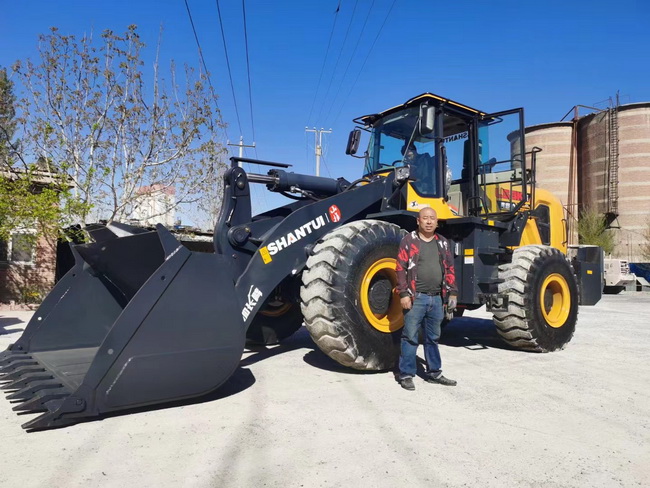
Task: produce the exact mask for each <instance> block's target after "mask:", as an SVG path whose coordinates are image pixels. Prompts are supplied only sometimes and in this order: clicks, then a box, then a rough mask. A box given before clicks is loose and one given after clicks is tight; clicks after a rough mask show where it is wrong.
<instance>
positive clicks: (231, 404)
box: [0, 293, 650, 488]
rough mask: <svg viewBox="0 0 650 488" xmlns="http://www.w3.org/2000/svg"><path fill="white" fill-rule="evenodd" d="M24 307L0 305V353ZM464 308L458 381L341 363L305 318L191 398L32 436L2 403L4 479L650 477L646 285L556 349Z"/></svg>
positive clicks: (14, 482)
mask: <svg viewBox="0 0 650 488" xmlns="http://www.w3.org/2000/svg"><path fill="white" fill-rule="evenodd" d="M30 316H31V313H29V312H7V311H5V312H0V348H1V349H4V348H5V347H6V346H7V345H8V344H9V343H10V342H12V341H14V340H15V339H17V338H18V337H19V336H20V333H21V331H22V330H23V328H24V326H25V321H27V320H28V319H29V317H30ZM470 316H471V318H463V319H457V320H455V321H454V322H453V323H452V324H451V325H450V326H449V328H448V329H447V331H446V333H445V336H444V337H443V339H442V341H441V343H442V346H441V351H442V357H443V362H444V369H445V375H447V376H448V377H450V378H454V379H456V380H458V386H457V387H455V388H450V387H443V386H439V385H430V384H427V383H425V382H424V381H423V380H421V379H416V391H414V392H408V391H406V390H403V389H401V388H400V387H399V386H398V384H397V383H396V382H395V380H394V378H393V375H392V374H391V373H379V374H362V373H355V372H353V371H350V370H346V369H343V368H341V367H339V366H338V365H337V364H336V363H334V362H333V361H331V360H330V359H329V358H327V357H326V356H325V355H324V354H322V353H321V352H320V351H319V350H314V346H313V344H312V342H311V340H310V338H309V335H308V334H307V333H306V331H304V330H301V331H299V332H298V333H297V334H296V335H294V336H293V337H292V338H291V339H290V340H288V341H287V342H286V343H285V344H284V345H282V346H278V347H274V348H269V349H267V350H264V351H258V352H250V351H246V352H245V353H244V356H243V359H242V362H241V366H240V367H239V369H238V370H237V371H236V373H235V375H234V376H233V377H232V378H231V379H230V380H229V381H228V383H227V384H226V385H224V386H223V387H222V388H221V390H220V391H219V392H217V393H216V394H213V395H211V396H210V397H209V398H203V399H201V400H198V401H194V402H185V403H182V404H175V405H171V406H169V405H168V406H164V407H160V408H157V409H150V410H139V411H137V412H132V413H130V414H124V415H117V416H113V417H109V418H105V419H103V420H101V421H94V422H87V423H83V424H78V425H75V426H72V427H68V428H65V429H59V430H53V431H45V432H38V433H26V432H24V431H23V430H22V429H21V428H20V424H21V423H23V422H26V421H27V420H29V419H30V418H31V416H17V415H16V414H15V413H14V412H12V411H11V404H10V403H9V402H8V401H6V400H5V399H0V437H1V438H2V447H1V448H0V449H1V451H0V486H3V487H4V486H6V487H13V486H22V487H44V486H47V487H96V486H101V487H131V486H144V487H149V486H152V487H153V486H156V487H177V486H191V487H194V486H196V487H220V486H233V487H263V486H268V487H273V486H278V487H280V486H281V487H301V486H304V487H320V486H323V487H342V486H358V487H366V486H367V487H395V486H441V487H444V486H449V487H462V486H469V487H504V486H507V487H520V486H521V487H607V488H611V487H619V486H620V487H634V486H650V294H647V293H644V294H641V293H627V294H626V293H624V294H621V295H617V296H605V297H604V298H603V300H602V301H601V302H600V303H599V304H598V305H597V306H595V307H582V308H581V309H580V315H579V322H578V327H577V331H576V335H575V337H574V339H573V341H572V342H571V343H570V344H569V345H568V346H567V348H566V349H565V350H564V351H561V352H557V353H551V354H534V353H525V352H520V351H515V350H511V349H508V348H507V347H506V346H505V345H504V344H503V343H501V342H500V340H499V339H498V337H497V335H496V333H495V332H494V329H493V326H492V324H491V321H490V320H488V318H489V315H488V314H486V313H485V311H483V310H479V311H475V312H472V313H471V314H470ZM421 354H422V351H421V350H420V356H421Z"/></svg>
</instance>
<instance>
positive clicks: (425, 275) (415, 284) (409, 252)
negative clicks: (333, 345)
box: [396, 207, 458, 390]
mask: <svg viewBox="0 0 650 488" xmlns="http://www.w3.org/2000/svg"><path fill="white" fill-rule="evenodd" d="M417 224H418V229H417V230H416V231H413V232H411V233H410V234H407V235H406V236H404V239H402V242H401V243H400V245H399V252H398V254H397V266H396V272H397V292H398V293H399V295H400V301H401V304H402V308H403V309H404V328H403V329H402V342H401V353H400V358H399V383H400V385H401V386H402V388H405V389H406V390H415V385H414V384H413V377H414V376H415V373H416V351H417V348H418V332H419V330H420V327H422V326H423V325H424V332H425V334H424V357H425V359H426V362H427V372H426V376H425V381H427V382H429V383H438V384H441V385H446V386H455V385H456V381H454V380H450V379H448V378H445V377H444V376H443V375H442V370H441V366H442V363H441V360H440V350H439V349H438V339H439V338H440V324H441V322H442V319H443V317H444V315H445V308H444V305H443V304H444V303H445V302H447V311H448V312H451V311H452V310H453V309H455V308H456V303H457V302H456V296H457V295H458V290H457V289H456V276H455V274H454V260H453V255H452V252H451V246H450V244H449V241H447V239H445V238H444V237H443V236H441V235H439V234H436V228H437V227H438V216H437V214H436V211H435V210H433V209H432V208H429V207H426V208H423V209H422V210H420V213H419V214H418V219H417Z"/></svg>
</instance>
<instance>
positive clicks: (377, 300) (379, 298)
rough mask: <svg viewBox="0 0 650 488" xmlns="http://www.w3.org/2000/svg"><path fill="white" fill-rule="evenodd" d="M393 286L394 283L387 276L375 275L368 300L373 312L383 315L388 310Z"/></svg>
mask: <svg viewBox="0 0 650 488" xmlns="http://www.w3.org/2000/svg"><path fill="white" fill-rule="evenodd" d="M392 288H393V287H392V283H391V282H390V280H389V279H388V278H387V277H386V276H383V275H382V276H375V278H374V279H373V280H372V283H371V284H370V289H369V290H368V302H369V303H370V309H371V310H372V313H375V314H381V315H383V314H385V313H386V312H388V307H389V306H390V297H391V295H392V293H393V290H392Z"/></svg>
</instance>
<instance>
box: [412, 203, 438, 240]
mask: <svg viewBox="0 0 650 488" xmlns="http://www.w3.org/2000/svg"><path fill="white" fill-rule="evenodd" d="M417 220H418V229H419V230H420V232H422V233H427V234H429V233H432V232H435V231H436V229H437V228H438V216H437V215H436V211H435V210H433V209H432V208H424V209H422V210H420V213H419V215H418V219H417Z"/></svg>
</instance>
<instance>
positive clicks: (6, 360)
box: [0, 351, 32, 373]
mask: <svg viewBox="0 0 650 488" xmlns="http://www.w3.org/2000/svg"><path fill="white" fill-rule="evenodd" d="M5 353H6V354H4V355H2V356H0V373H2V372H3V370H4V368H5V366H8V365H10V364H12V363H14V362H15V361H21V360H25V359H29V360H31V359H32V356H31V355H29V354H27V353H26V352H11V351H5Z"/></svg>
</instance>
